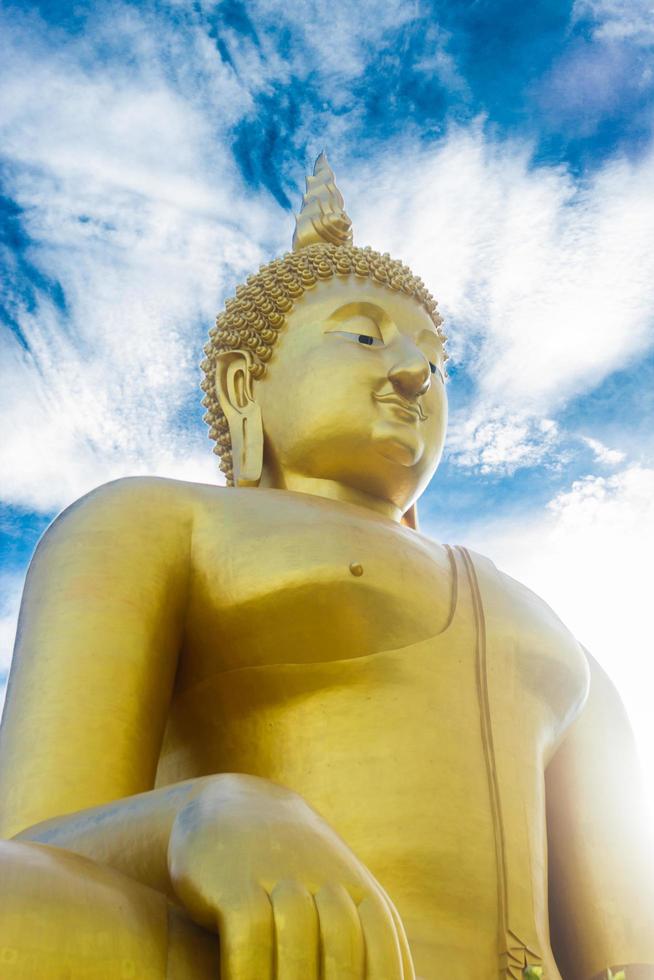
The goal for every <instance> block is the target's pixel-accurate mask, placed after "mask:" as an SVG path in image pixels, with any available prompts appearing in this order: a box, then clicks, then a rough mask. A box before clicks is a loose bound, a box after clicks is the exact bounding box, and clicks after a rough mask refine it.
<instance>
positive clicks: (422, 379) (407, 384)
mask: <svg viewBox="0 0 654 980" xmlns="http://www.w3.org/2000/svg"><path fill="white" fill-rule="evenodd" d="M388 379H389V381H390V382H391V384H392V385H393V387H394V388H395V390H396V391H397V392H398V394H401V395H404V397H405V398H417V397H418V396H419V395H424V394H425V392H426V391H428V390H429V387H430V385H431V368H430V366H429V362H428V361H427V359H426V357H425V356H424V355H423V354H421V353H420V351H418V350H415V351H413V352H411V353H409V352H406V353H405V356H404V357H402V358H401V359H400V360H398V361H397V363H396V364H394V365H393V367H392V368H391V369H390V371H389V372H388Z"/></svg>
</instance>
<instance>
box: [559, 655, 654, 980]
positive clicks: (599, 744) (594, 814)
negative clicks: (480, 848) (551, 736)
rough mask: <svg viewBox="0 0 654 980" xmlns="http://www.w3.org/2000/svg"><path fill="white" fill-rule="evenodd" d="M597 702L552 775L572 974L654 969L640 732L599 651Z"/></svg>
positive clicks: (565, 963)
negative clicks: (636, 738)
mask: <svg viewBox="0 0 654 980" xmlns="http://www.w3.org/2000/svg"><path fill="white" fill-rule="evenodd" d="M589 660H590V668H591V687H590V695H589V699H588V703H587V705H586V707H585V708H584V711H583V713H582V715H581V717H580V718H579V719H578V720H577V721H576V722H575V724H574V725H573V727H572V729H571V730H570V732H569V733H568V735H567V736H566V739H565V741H564V743H563V744H562V746H561V747H560V748H559V750H558V751H557V753H556V755H555V756H554V758H553V760H552V761H551V763H550V765H549V767H548V770H547V774H546V779H547V802H548V815H547V820H548V841H549V864H550V915H551V921H552V940H553V946H554V949H555V953H556V955H557V960H558V962H559V963H560V967H561V973H562V976H563V977H564V980H590V978H594V977H598V978H599V977H600V976H601V977H605V976H606V969H607V967H609V966H610V967H612V968H613V969H615V967H617V966H625V965H627V964H629V965H632V968H631V969H627V980H646V978H647V980H650V978H654V862H653V861H652V850H651V839H650V835H649V831H648V827H647V825H646V824H647V822H646V814H645V812H644V804H643V800H642V793H641V789H640V774H639V769H638V761H637V758H636V751H635V746H634V742H633V736H632V733H631V729H630V727H629V722H628V720H627V717H626V715H625V711H624V708H623V706H622V704H621V702H620V699H619V697H618V695H617V692H616V691H615V688H614V687H613V685H612V684H611V682H610V681H609V679H608V678H607V676H606V675H605V674H604V672H603V671H602V670H601V668H600V667H599V666H598V665H597V664H596V663H595V662H594V661H593V660H592V659H591V658H589Z"/></svg>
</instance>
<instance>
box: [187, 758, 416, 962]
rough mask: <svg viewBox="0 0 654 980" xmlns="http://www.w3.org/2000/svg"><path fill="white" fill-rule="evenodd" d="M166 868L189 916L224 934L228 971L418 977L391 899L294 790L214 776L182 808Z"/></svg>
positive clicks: (223, 954)
mask: <svg viewBox="0 0 654 980" xmlns="http://www.w3.org/2000/svg"><path fill="white" fill-rule="evenodd" d="M168 866H169V872H170V878H171V882H172V884H173V888H174V890H175V892H176V894H177V895H178V897H179V899H180V900H181V902H182V903H183V904H184V906H185V907H186V909H187V911H188V912H189V914H190V915H191V916H192V918H193V919H194V920H195V921H196V922H198V923H199V924H200V925H204V926H205V927H206V928H209V929H212V930H214V931H217V932H218V933H219V936H220V961H221V962H220V966H221V972H220V977H221V980H318V977H320V978H321V980H364V978H365V980H414V972H413V966H412V963H411V954H410V952H409V947H408V944H407V940H406V935H405V933H404V928H403V926H402V923H401V921H400V918H399V916H398V914H397V911H396V910H395V908H394V907H393V905H392V903H391V901H390V900H389V898H388V896H387V895H386V894H385V892H384V891H383V889H382V888H381V886H380V885H379V884H378V883H377V882H376V881H375V879H374V878H373V876H372V875H371V874H370V872H369V871H368V870H367V869H366V868H365V867H364V866H363V865H362V864H361V862H360V861H359V860H358V858H356V857H355V855H354V854H353V853H352V851H351V850H350V849H349V848H348V847H347V845H346V844H345V843H344V842H343V841H342V840H341V839H340V837H338V835H337V834H335V833H334V831H333V830H332V829H331V828H330V827H329V826H328V825H327V824H326V823H325V821H324V820H322V819H321V818H320V817H319V816H318V814H317V813H315V812H314V811H313V810H312V809H311V808H310V807H309V806H308V805H307V804H306V803H305V802H304V800H303V799H302V798H301V797H299V796H297V795H296V794H295V793H292V792H290V791H289V790H286V789H282V788H281V787H279V786H276V785H274V784H273V783H269V782H268V781H267V780H263V779H257V778H256V777H254V776H235V775H225V776H216V777H215V779H214V780H211V781H210V782H209V783H208V784H207V785H206V787H205V788H203V790H202V792H201V793H200V794H199V795H198V796H196V797H195V798H194V799H193V800H192V801H191V802H190V803H188V804H186V806H185V807H184V809H183V810H181V811H180V813H179V814H178V816H177V818H176V820H175V823H174V826H173V829H172V833H171V838H170V845H169V850H168Z"/></svg>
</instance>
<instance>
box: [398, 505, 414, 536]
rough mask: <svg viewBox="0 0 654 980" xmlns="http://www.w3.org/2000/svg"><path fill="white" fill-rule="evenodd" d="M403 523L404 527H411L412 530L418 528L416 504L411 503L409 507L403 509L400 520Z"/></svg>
mask: <svg viewBox="0 0 654 980" xmlns="http://www.w3.org/2000/svg"><path fill="white" fill-rule="evenodd" d="M400 523H401V524H404V526H405V527H410V528H413V530H414V531H417V530H418V505H417V504H411V506H410V507H409V509H408V510H407V511H405V513H404V514H403V515H402V520H401V522H400Z"/></svg>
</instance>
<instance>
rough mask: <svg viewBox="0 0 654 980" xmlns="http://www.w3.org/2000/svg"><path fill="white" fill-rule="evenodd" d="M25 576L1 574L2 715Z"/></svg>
mask: <svg viewBox="0 0 654 980" xmlns="http://www.w3.org/2000/svg"><path fill="white" fill-rule="evenodd" d="M22 589H23V576H22V575H21V576H14V575H0V716H1V715H2V706H3V704H4V700H5V689H6V679H7V674H8V672H9V665H10V663H11V655H12V651H13V648H14V639H15V636H16V623H17V620H18V608H19V606H20V597H21V594H22Z"/></svg>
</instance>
